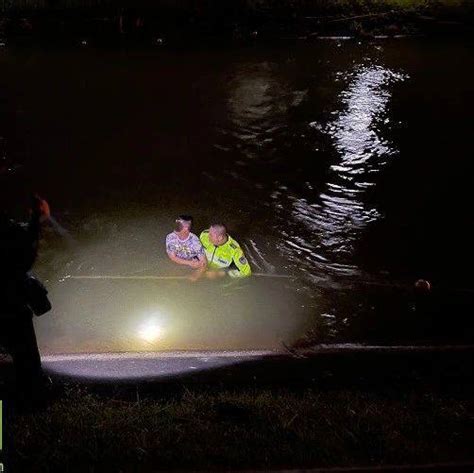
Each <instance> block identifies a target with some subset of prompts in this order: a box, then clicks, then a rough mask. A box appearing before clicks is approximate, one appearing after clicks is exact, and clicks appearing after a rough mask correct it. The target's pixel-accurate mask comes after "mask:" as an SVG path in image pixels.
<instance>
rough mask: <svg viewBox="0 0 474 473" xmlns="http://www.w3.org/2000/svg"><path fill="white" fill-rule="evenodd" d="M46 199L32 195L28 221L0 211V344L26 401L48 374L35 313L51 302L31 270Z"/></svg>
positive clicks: (37, 392)
mask: <svg viewBox="0 0 474 473" xmlns="http://www.w3.org/2000/svg"><path fill="white" fill-rule="evenodd" d="M48 214H49V207H48V205H47V203H46V201H44V200H42V199H41V198H39V197H38V196H35V197H34V198H33V205H32V212H31V218H30V222H29V223H28V224H27V225H24V224H19V223H16V222H14V221H13V220H11V219H10V218H9V217H8V215H7V214H6V213H4V212H3V213H2V212H1V211H0V345H1V346H3V347H4V348H5V349H6V350H7V352H8V353H9V354H10V355H11V356H12V359H13V363H14V367H15V372H16V379H17V388H18V389H19V393H20V394H21V396H22V398H23V399H24V400H25V401H33V402H34V401H35V399H36V398H38V397H41V396H42V394H43V393H44V387H45V381H46V377H45V376H44V375H43V372H42V369H41V359H40V354H39V351H38V345H37V342H36V335H35V331H34V327H33V313H34V314H36V315H42V314H43V313H45V312H47V311H48V310H49V309H50V308H51V305H50V304H49V300H48V298H47V296H46V294H47V292H46V290H45V289H44V287H43V286H42V285H41V283H39V281H37V280H36V279H34V278H33V277H32V276H31V275H30V274H29V270H30V269H31V267H32V266H33V263H34V261H35V259H36V256H37V251H38V243H39V238H40V226H41V222H42V221H43V220H45V219H46V218H47V217H48V216H49V215H48Z"/></svg>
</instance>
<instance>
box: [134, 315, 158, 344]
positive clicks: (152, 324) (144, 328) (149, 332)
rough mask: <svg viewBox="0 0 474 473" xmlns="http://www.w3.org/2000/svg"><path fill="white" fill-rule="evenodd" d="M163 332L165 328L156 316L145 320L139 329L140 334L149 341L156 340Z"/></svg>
mask: <svg viewBox="0 0 474 473" xmlns="http://www.w3.org/2000/svg"><path fill="white" fill-rule="evenodd" d="M162 333H163V328H162V327H161V326H160V324H159V322H158V320H157V319H156V318H150V319H149V320H147V321H146V322H144V323H143V324H142V325H141V326H140V327H139V329H138V336H139V337H140V338H141V339H142V340H145V341H146V342H148V343H153V342H156V340H158V339H159V338H160V336H161V335H162Z"/></svg>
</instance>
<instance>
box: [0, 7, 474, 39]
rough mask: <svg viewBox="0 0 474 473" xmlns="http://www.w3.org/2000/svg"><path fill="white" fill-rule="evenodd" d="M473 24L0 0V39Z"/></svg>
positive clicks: (449, 19)
mask: <svg viewBox="0 0 474 473" xmlns="http://www.w3.org/2000/svg"><path fill="white" fill-rule="evenodd" d="M473 25H474V2H472V1H471V0H456V1H454V0H430V1H427V0H403V1H402V0H331V1H329V0H0V39H1V38H2V37H6V38H8V37H11V38H13V37H15V36H18V35H20V36H22V37H25V36H34V37H39V36H43V37H44V36H47V37H51V38H54V39H55V40H58V39H60V38H76V39H77V38H87V39H88V40H90V41H92V42H94V41H96V42H100V41H101V40H102V39H104V38H108V39H112V40H113V38H115V37H117V36H118V37H119V38H120V37H125V36H127V35H128V37H130V38H131V37H133V38H134V39H144V40H146V41H149V40H152V41H156V40H157V38H164V39H165V40H166V41H170V42H179V41H181V40H184V41H186V40H189V38H195V37H199V36H202V37H205V36H213V37H218V38H223V37H227V38H230V39H242V38H244V39H245V38H252V39H255V38H256V37H257V35H258V37H259V38H265V37H280V38H288V37H298V38H310V37H313V36H317V35H328V34H329V35H332V34H335V35H338V34H351V35H355V36H377V35H393V36H395V35H407V34H408V35H409V34H417V33H439V32H441V33H449V34H451V33H458V32H461V33H465V32H469V33H472V31H473ZM160 41H161V39H160Z"/></svg>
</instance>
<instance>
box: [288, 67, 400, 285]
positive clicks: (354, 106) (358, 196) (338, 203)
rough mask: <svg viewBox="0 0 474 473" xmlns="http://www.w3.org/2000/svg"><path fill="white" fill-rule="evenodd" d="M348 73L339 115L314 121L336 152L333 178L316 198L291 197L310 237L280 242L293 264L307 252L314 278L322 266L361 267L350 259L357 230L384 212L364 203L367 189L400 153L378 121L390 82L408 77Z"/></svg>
mask: <svg viewBox="0 0 474 473" xmlns="http://www.w3.org/2000/svg"><path fill="white" fill-rule="evenodd" d="M348 78H349V85H348V87H347V89H346V90H344V91H343V92H342V93H341V94H340V101H341V105H342V111H340V112H339V113H338V116H337V118H336V119H335V120H334V121H332V122H330V123H328V124H320V123H317V122H312V123H311V124H310V126H311V127H313V128H315V129H317V130H319V131H320V132H321V133H323V134H326V135H328V136H329V137H330V138H331V140H332V143H333V146H334V149H335V150H336V151H337V156H338V162H337V163H335V164H333V165H332V166H331V168H330V170H331V172H330V180H329V181H328V182H327V183H326V186H325V187H326V188H325V190H324V191H323V192H320V193H319V195H317V197H316V198H315V199H314V201H312V202H311V201H309V200H308V199H306V198H302V197H298V196H297V195H294V194H293V195H291V196H290V199H291V206H292V210H291V215H292V216H293V218H294V220H295V222H299V223H302V224H303V225H304V227H306V229H307V230H309V231H310V232H311V236H310V237H309V238H303V237H302V236H301V233H300V234H296V233H293V232H291V231H290V233H289V234H288V235H287V241H286V242H285V243H286V244H287V245H286V244H284V245H282V247H281V250H282V251H284V252H286V253H287V254H288V253H289V254H288V256H289V257H290V258H291V259H293V261H294V262H295V263H298V264H301V257H302V256H303V257H304V260H305V262H306V264H305V269H306V271H307V273H308V274H309V275H310V276H312V277H313V278H318V277H320V275H319V274H318V273H319V272H322V271H324V272H325V273H328V272H329V273H330V274H333V275H339V276H341V275H351V274H355V273H357V272H358V268H357V267H356V266H354V265H353V264H351V263H350V256H351V255H352V253H353V250H354V245H355V243H356V241H357V240H358V236H359V233H360V232H361V231H363V230H364V229H365V228H366V227H367V225H368V224H370V223H371V222H373V221H375V220H377V219H378V218H379V217H380V214H379V212H378V210H377V209H376V208H375V207H372V206H369V205H368V204H367V203H365V202H364V193H365V192H366V190H367V189H368V188H370V187H371V186H374V185H375V184H376V179H375V175H376V174H377V173H378V172H379V171H380V170H381V169H383V167H384V166H385V165H386V164H387V162H388V160H389V159H390V158H391V157H393V156H394V155H396V153H397V150H396V149H395V148H394V147H393V146H392V145H391V144H390V143H389V142H388V141H387V140H385V139H384V137H383V136H382V135H381V133H380V131H379V129H378V124H379V122H380V121H381V120H383V117H384V114H385V112H386V108H387V104H388V102H389V100H390V96H391V94H390V85H391V84H393V83H394V82H397V81H401V80H404V79H405V76H404V75H402V74H399V73H396V72H394V71H391V70H390V69H386V68H384V67H382V66H378V65H370V66H358V67H356V69H355V71H354V72H353V73H351V74H349V76H348ZM305 233H307V232H305ZM314 268H316V270H317V271H316V272H315V271H314Z"/></svg>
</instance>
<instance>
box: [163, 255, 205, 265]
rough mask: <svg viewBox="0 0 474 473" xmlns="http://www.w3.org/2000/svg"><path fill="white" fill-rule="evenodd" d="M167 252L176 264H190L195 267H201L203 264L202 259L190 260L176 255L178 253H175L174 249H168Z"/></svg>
mask: <svg viewBox="0 0 474 473" xmlns="http://www.w3.org/2000/svg"><path fill="white" fill-rule="evenodd" d="M166 253H167V254H168V257H169V259H170V260H171V261H173V262H174V263H176V264H181V265H183V266H189V267H191V268H195V269H196V268H200V267H201V266H202V265H203V263H201V261H198V260H188V259H184V258H180V257H179V256H176V254H175V253H173V252H172V251H167V252H166Z"/></svg>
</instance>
